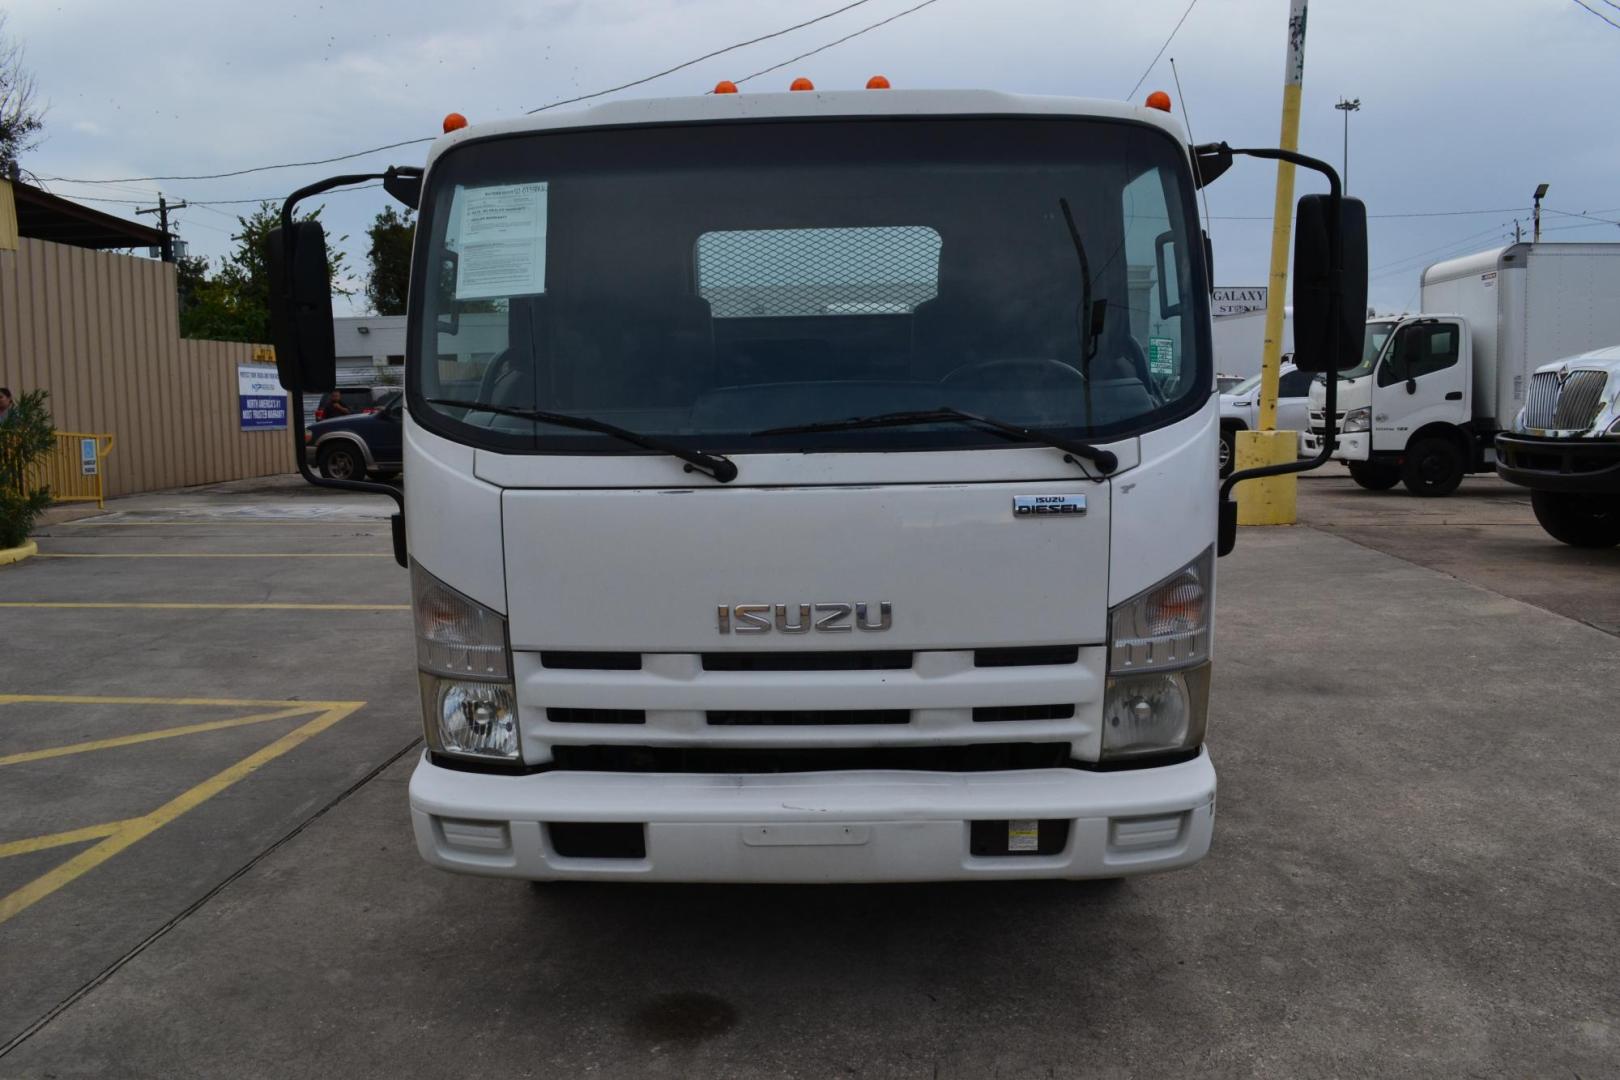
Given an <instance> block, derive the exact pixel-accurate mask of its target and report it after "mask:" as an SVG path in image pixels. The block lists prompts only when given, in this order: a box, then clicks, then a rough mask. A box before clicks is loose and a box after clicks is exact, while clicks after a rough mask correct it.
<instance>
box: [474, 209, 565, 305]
mask: <svg viewBox="0 0 1620 1080" xmlns="http://www.w3.org/2000/svg"><path fill="white" fill-rule="evenodd" d="M546 188H547V185H546V184H545V183H544V182H541V183H535V184H502V185H499V186H497V187H481V188H462V189H458V190H457V192H456V195H457V199H456V201H457V202H458V203H460V204H461V236H460V247H459V250H458V252H457V261H456V299H457V300H483V299H489V298H491V297H502V296H526V295H530V294H533V293H543V292H545V291H546Z"/></svg>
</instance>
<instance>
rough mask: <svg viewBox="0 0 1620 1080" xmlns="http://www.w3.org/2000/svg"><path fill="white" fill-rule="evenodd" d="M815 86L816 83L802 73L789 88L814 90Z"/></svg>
mask: <svg viewBox="0 0 1620 1080" xmlns="http://www.w3.org/2000/svg"><path fill="white" fill-rule="evenodd" d="M815 88H816V84H815V83H813V82H811V81H810V80H809V79H807V78H805V77H804V76H803V75H800V76H799V77H798V78H797V79H794V80H793V85H792V86H789V87H788V89H789V90H814V89H815Z"/></svg>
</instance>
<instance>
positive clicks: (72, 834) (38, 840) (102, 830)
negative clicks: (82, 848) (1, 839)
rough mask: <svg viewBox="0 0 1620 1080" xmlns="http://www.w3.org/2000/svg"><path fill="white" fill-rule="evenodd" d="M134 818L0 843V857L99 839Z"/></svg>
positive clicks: (131, 821)
mask: <svg viewBox="0 0 1620 1080" xmlns="http://www.w3.org/2000/svg"><path fill="white" fill-rule="evenodd" d="M134 821H135V819H134V818H127V819H125V820H123V821H103V822H102V823H101V824H100V825H86V826H85V827H84V828H82V829H73V830H71V831H69V832H59V833H51V834H50V835H49V836H30V837H29V838H28V839H26V840H12V841H9V842H7V843H4V844H0V859H4V858H7V857H9V856H12V855H29V854H32V853H33V852H36V851H48V850H50V849H51V848H53V847H64V846H65V845H67V844H82V843H83V842H84V841H86V840H100V839H101V838H102V837H103V836H111V835H112V834H113V833H115V832H117V831H118V830H120V829H122V828H124V827H125V826H127V825H131V824H133V823H134Z"/></svg>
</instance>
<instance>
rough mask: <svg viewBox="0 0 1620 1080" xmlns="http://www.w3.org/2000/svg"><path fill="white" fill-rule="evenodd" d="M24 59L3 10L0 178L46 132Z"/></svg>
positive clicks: (42, 109) (0, 16)
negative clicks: (11, 33)
mask: <svg viewBox="0 0 1620 1080" xmlns="http://www.w3.org/2000/svg"><path fill="white" fill-rule="evenodd" d="M22 59H23V48H22V45H21V44H19V43H18V42H17V41H16V40H14V39H13V38H12V37H11V36H10V35H9V34H7V33H6V14H5V12H3V11H0V176H9V175H10V174H11V166H12V165H13V164H14V163H15V162H16V160H17V159H18V158H19V157H20V156H22V155H23V154H24V153H26V152H27V151H29V150H32V149H33V148H34V147H36V146H38V145H39V133H40V132H41V131H43V130H44V129H45V107H44V106H43V105H40V104H39V102H38V101H37V99H36V97H35V94H36V89H35V86H34V76H33V75H31V74H30V73H29V72H28V69H27V68H25V67H23V63H22Z"/></svg>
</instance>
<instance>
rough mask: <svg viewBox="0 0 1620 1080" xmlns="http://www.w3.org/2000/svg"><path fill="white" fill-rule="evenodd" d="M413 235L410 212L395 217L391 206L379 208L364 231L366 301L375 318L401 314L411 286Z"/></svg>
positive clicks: (413, 227)
mask: <svg viewBox="0 0 1620 1080" xmlns="http://www.w3.org/2000/svg"><path fill="white" fill-rule="evenodd" d="M415 233H416V223H415V222H413V221H412V220H411V212H410V211H409V210H407V211H405V212H404V213H403V214H396V213H395V212H394V208H393V207H392V206H385V207H383V209H382V213H380V214H378V215H377V217H376V219H375V220H374V221H372V223H371V227H370V228H368V229H367V230H366V235H367V236H368V237H370V238H371V249H370V251H369V252H368V253H367V254H368V257H369V259H370V261H371V272H370V274H369V275H368V276H367V277H366V299H367V300H368V301H370V303H371V310H372V311H373V312H375V313H376V314H378V315H403V314H405V294H406V292H407V291H408V290H409V288H410V283H411V239H412V237H413V236H414V235H415Z"/></svg>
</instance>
